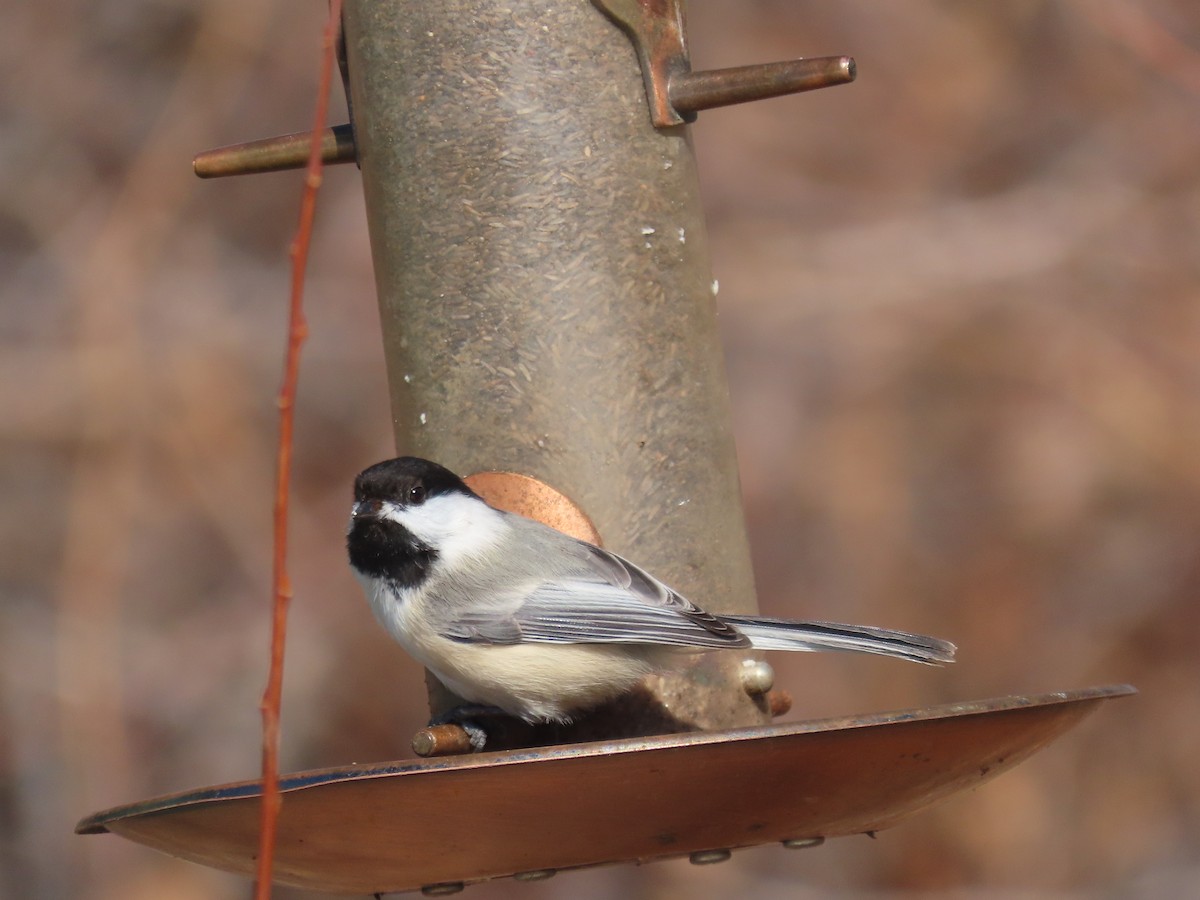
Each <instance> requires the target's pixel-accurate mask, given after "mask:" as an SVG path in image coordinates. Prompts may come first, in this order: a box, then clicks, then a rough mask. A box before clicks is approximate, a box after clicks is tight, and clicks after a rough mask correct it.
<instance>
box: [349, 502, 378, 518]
mask: <svg viewBox="0 0 1200 900" xmlns="http://www.w3.org/2000/svg"><path fill="white" fill-rule="evenodd" d="M382 509H383V502H382V501H380V500H359V501H358V502H357V503H355V504H354V508H353V509H351V510H350V518H351V519H362V518H374V517H376V516H378V515H379V512H380V510H382Z"/></svg>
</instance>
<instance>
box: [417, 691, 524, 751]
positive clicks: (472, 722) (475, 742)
mask: <svg viewBox="0 0 1200 900" xmlns="http://www.w3.org/2000/svg"><path fill="white" fill-rule="evenodd" d="M497 716H503V717H507V716H508V713H506V712H505V711H504V710H502V709H500V707H498V706H487V705H485V704H483V703H463V704H460V705H459V706H456V707H454V708H453V709H448V710H446V712H444V713H441V714H440V715H436V716H434V717H433V718H432V719H430V720H429V724H430V726H435V725H457V726H458V727H459V728H461V729H462V730H463V731H465V732H466V733H467V738H468V740H469V741H470V742H471V750H472V752H474V753H479V752H480V751H481V750H483V748H484V747H486V746H487V739H488V735H487V730H486V729H484V727H483V726H482V725H480V724H479V722H478V721H476V720H477V719H480V718H492V719H494V718H496V717H497Z"/></svg>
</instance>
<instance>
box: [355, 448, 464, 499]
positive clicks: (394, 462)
mask: <svg viewBox="0 0 1200 900" xmlns="http://www.w3.org/2000/svg"><path fill="white" fill-rule="evenodd" d="M449 493H460V494H466V495H468V496H471V497H474V496H477V495H476V494H475V492H474V491H472V490H471V489H470V488H469V487H467V485H466V482H464V481H463V480H462V479H461V478H459V477H458V476H457V475H455V474H454V473H453V472H451V471H450V470H449V469H447V468H446V467H445V466H439V465H438V464H437V463H435V462H430V461H429V460H427V459H421V458H420V457H418V456H400V457H397V458H396V459H388V460H385V461H383V462H381V463H376V464H375V465H373V466H371V467H370V468H367V469H363V471H362V472H360V473H359V475H358V477H357V478H356V479H354V499H355V500H356V501H362V500H390V501H392V502H394V503H404V504H408V503H423V502H424V501H425V500H426V499H428V498H429V497H436V496H437V495H438V494H449Z"/></svg>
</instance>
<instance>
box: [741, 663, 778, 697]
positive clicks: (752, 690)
mask: <svg viewBox="0 0 1200 900" xmlns="http://www.w3.org/2000/svg"><path fill="white" fill-rule="evenodd" d="M774 684H775V670H774V669H772V668H771V664H770V663H768V662H767V661H766V660H762V659H744V660H742V688H743V690H745V692H746V693H747V694H750V695H751V696H758V695H760V694H765V693H766V692H767V691H769V690H771V688H772V687H773V686H774Z"/></svg>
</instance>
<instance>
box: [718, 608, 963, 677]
mask: <svg viewBox="0 0 1200 900" xmlns="http://www.w3.org/2000/svg"><path fill="white" fill-rule="evenodd" d="M721 618H722V619H724V620H725V621H726V622H728V623H729V624H730V625H732V626H734V627H735V628H736V629H737V630H738V631H740V632H742V634H744V635H746V637H748V638H750V642H751V644H752V645H753V646H754V647H755V649H758V650H849V651H853V652H857V653H878V654H879V655H881V656H892V657H895V658H897V659H907V660H910V661H911V662H919V663H925V664H927V665H938V664H940V663H948V662H954V651H955V647H954V645H953V644H951V643H950V642H949V641H943V640H940V639H938V638H934V637H928V636H926V635H923V634H909V633H908V632H907V631H892V630H891V629H888V628H872V627H870V626H866V625H838V624H835V623H833V622H796V621H791V620H789V619H771V618H767V617H764V616H721Z"/></svg>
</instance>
